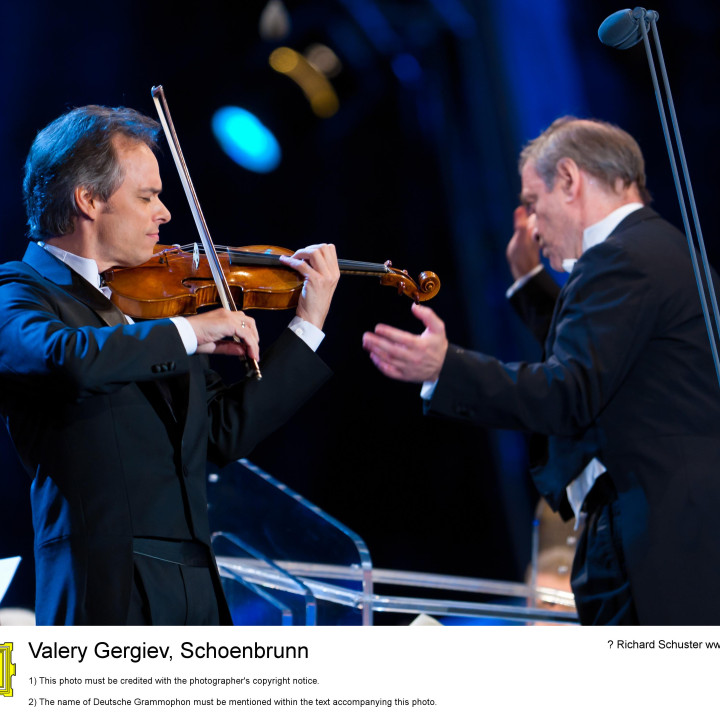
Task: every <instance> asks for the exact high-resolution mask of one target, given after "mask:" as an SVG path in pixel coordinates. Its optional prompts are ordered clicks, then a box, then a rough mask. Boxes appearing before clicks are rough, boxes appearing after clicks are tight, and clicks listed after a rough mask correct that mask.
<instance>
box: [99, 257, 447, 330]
mask: <svg viewBox="0 0 720 720" xmlns="http://www.w3.org/2000/svg"><path fill="white" fill-rule="evenodd" d="M215 250H216V253H217V256H218V259H219V261H220V265H221V267H222V272H223V275H224V277H225V280H226V282H227V285H228V287H229V291H230V295H231V296H232V301H233V302H234V305H235V306H236V307H237V308H239V309H242V310H256V309H260V310H283V309H287V308H293V307H295V306H296V305H297V302H298V299H299V298H300V293H301V291H302V285H303V278H302V276H301V275H299V274H298V273H296V272H295V271H294V270H292V269H291V268H289V267H288V266H287V265H284V264H283V263H282V262H281V261H280V260H279V259H278V258H279V256H280V255H292V254H293V251H292V250H287V249H286V248H281V247H275V246H272V245H248V246H245V247H222V246H215ZM338 264H339V266H340V272H341V273H342V274H347V275H364V276H371V277H378V278H379V280H380V284H381V285H389V286H392V287H395V288H396V289H397V291H398V294H400V295H407V296H408V297H409V298H411V299H412V300H414V301H415V302H425V301H426V300H430V299H431V298H433V297H435V295H437V293H438V292H439V290H440V279H439V278H438V276H437V275H436V274H435V273H433V272H429V271H428V272H423V273H421V274H420V276H419V277H418V282H417V283H416V282H415V281H414V280H413V279H412V278H411V277H410V275H409V274H408V272H407V271H406V270H397V269H395V268H394V267H392V263H391V262H390V261H389V260H388V261H387V262H385V263H370V262H359V261H354V260H339V261H338ZM103 278H104V281H105V284H106V285H107V286H108V287H109V288H110V289H111V291H112V298H111V299H112V301H113V302H114V303H115V305H116V306H117V307H118V308H120V310H122V311H123V312H124V313H125V314H126V315H130V316H131V317H134V318H142V319H157V318H165V317H174V316H177V315H194V314H195V313H197V312H198V311H199V310H200V309H201V308H203V307H206V306H210V305H217V304H219V303H220V299H219V297H218V290H217V285H216V283H215V281H214V279H213V275H212V272H211V268H210V265H209V264H208V260H207V258H206V256H205V255H204V253H202V252H201V251H200V249H199V248H198V246H197V244H195V245H193V246H188V247H180V246H177V245H171V246H170V245H156V246H155V252H154V254H153V256H152V258H151V259H150V260H148V261H147V262H146V263H143V264H142V265H138V266H136V267H131V268H112V269H110V270H107V271H105V273H103Z"/></svg>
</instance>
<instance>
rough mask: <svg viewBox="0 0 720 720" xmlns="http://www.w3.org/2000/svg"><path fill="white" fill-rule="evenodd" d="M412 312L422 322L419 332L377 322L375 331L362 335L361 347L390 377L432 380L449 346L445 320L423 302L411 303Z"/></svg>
mask: <svg viewBox="0 0 720 720" xmlns="http://www.w3.org/2000/svg"><path fill="white" fill-rule="evenodd" d="M412 312H413V315H415V317H416V318H418V320H420V321H421V322H422V323H423V325H425V330H424V332H423V333H422V334H420V335H414V334H413V333H409V332H405V330H399V329H398V328H394V327H391V326H390V325H376V326H375V332H374V333H371V332H366V333H365V334H364V335H363V347H364V348H365V350H367V352H368V353H369V354H370V359H371V360H372V361H373V363H374V364H375V367H377V369H378V370H380V372H381V373H383V374H384V375H387V376H388V377H389V378H392V379H393V380H405V381H406V382H417V383H423V382H435V381H436V380H437V379H438V377H439V376H440V370H441V369H442V366H443V363H444V362H445V355H446V354H447V349H448V340H447V337H446V336H445V323H443V321H442V320H441V319H440V318H439V317H438V316H437V315H436V314H435V313H434V312H433V311H432V310H431V309H430V308H429V307H427V306H425V305H417V304H415V305H413V306H412Z"/></svg>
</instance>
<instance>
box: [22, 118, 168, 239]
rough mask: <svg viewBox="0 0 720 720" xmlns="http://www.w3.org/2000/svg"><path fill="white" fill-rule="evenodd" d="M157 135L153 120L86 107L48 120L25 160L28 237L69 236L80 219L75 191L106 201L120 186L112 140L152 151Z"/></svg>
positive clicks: (155, 145) (155, 144)
mask: <svg viewBox="0 0 720 720" xmlns="http://www.w3.org/2000/svg"><path fill="white" fill-rule="evenodd" d="M159 130H160V125H159V123H157V122H155V120H152V119H151V118H149V117H146V116H145V115H142V114H141V113H139V112H137V111H136V110H132V109H130V108H124V107H118V108H108V107H102V106H100V105H87V106H85V107H79V108H75V109H74V110H70V111H69V112H67V113H65V114H64V115H61V116H60V117H59V118H57V120H53V122H51V123H50V124H49V125H48V126H47V127H46V128H45V129H44V130H41V131H40V132H39V133H38V134H37V136H36V138H35V141H34V142H33V144H32V147H31V148H30V152H29V153H28V156H27V160H26V161H25V179H24V181H23V193H24V197H25V210H26V212H27V218H28V220H27V224H28V228H29V229H28V235H29V236H30V237H31V238H33V239H35V240H47V239H48V238H52V237H60V236H62V235H67V234H68V233H71V232H72V231H73V229H74V227H75V218H76V217H77V216H78V214H79V213H78V208H77V205H76V204H75V189H76V188H78V187H85V188H87V189H88V190H90V191H91V192H92V193H93V194H94V195H96V196H97V197H98V198H99V199H101V200H107V199H108V198H109V197H110V196H111V195H112V194H113V193H114V192H115V190H117V188H118V187H119V186H120V184H121V183H122V181H123V174H122V168H121V167H120V164H119V163H118V159H117V153H116V151H115V145H114V143H113V140H114V138H115V137H116V136H118V135H121V136H123V137H125V138H127V139H128V140H130V141H131V142H138V143H141V142H142V143H145V144H146V145H148V146H149V147H150V148H151V149H152V150H156V149H157V136H158V132H159Z"/></svg>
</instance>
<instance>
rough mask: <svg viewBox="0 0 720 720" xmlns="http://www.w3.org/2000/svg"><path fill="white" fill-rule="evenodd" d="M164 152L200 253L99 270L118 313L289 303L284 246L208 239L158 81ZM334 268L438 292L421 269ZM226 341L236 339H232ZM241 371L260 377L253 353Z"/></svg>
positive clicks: (297, 288)
mask: <svg viewBox="0 0 720 720" xmlns="http://www.w3.org/2000/svg"><path fill="white" fill-rule="evenodd" d="M151 93H152V98H153V102H154V103H155V107H156V109H157V113H158V119H159V120H160V124H161V125H162V128H163V131H164V133H165V137H166V138H167V140H168V146H169V148H170V153H171V155H172V157H173V160H174V161H175V166H176V167H177V171H178V175H179V177H180V181H181V183H182V186H183V189H184V190H185V195H186V197H187V200H188V204H189V205H190V210H191V211H192V214H193V218H194V220H195V225H196V227H197V230H198V234H199V235H200V240H201V242H202V248H203V254H202V255H201V254H200V251H199V249H198V246H197V244H195V245H194V248H193V252H192V253H189V252H187V248H181V247H175V246H172V247H168V246H164V247H163V246H161V245H158V246H156V249H157V252H155V253H154V254H153V257H152V258H151V259H150V260H149V261H148V262H146V263H143V264H142V265H139V266H137V267H135V268H113V269H111V270H108V271H106V272H105V273H104V280H105V283H106V284H107V285H108V286H109V287H110V289H111V290H112V300H113V301H114V302H115V305H117V307H119V308H120V310H122V311H123V312H124V313H125V314H126V315H130V316H131V317H136V318H145V319H156V318H165V317H175V316H177V315H192V314H195V313H196V312H197V311H198V309H199V308H201V307H203V306H206V305H212V304H216V303H220V304H221V305H222V306H223V307H224V308H226V309H227V310H231V311H235V310H237V309H238V302H237V301H238V300H239V301H240V302H239V307H241V308H243V309H244V310H249V309H251V308H282V307H294V306H295V305H297V301H298V299H299V297H300V292H301V290H302V285H303V279H302V278H301V277H300V275H298V273H296V272H295V271H294V270H292V269H290V268H288V267H287V266H286V265H283V264H282V263H281V262H280V260H278V255H292V254H293V253H292V251H290V250H285V249H284V248H277V247H272V246H265V245H252V246H248V247H244V248H225V250H224V251H223V253H222V258H221V256H220V254H219V253H218V251H217V248H216V247H215V245H214V244H213V241H212V238H211V237H210V231H209V230H208V227H207V223H206V221H205V217H204V215H203V214H202V210H201V209H200V202H199V200H198V197H197V194H196V192H195V188H194V186H193V184H192V180H191V179H190V173H189V172H188V168H187V164H186V163H185V158H184V157H183V154H182V150H181V149H180V141H179V140H178V137H177V133H176V132H175V127H174V125H173V122H172V118H171V117H170V109H169V108H168V104H167V99H166V98H165V91H164V90H163V87H162V85H157V86H155V87H153V88H152V90H151ZM340 272H346V273H353V274H355V275H378V276H380V282H381V283H382V284H384V285H394V286H395V287H397V288H398V292H400V293H405V294H406V295H409V296H410V297H412V298H413V300H415V301H416V302H422V301H423V300H429V299H430V298H431V297H433V296H435V295H436V294H437V292H438V291H439V290H440V281H439V280H438V277H437V275H435V274H434V273H423V274H422V275H421V276H420V278H419V281H420V282H419V285H418V284H416V283H414V282H413V281H412V279H411V278H410V276H409V275H408V274H407V273H406V272H405V271H398V270H395V269H394V268H392V267H391V265H390V262H389V261H388V262H387V263H385V264H384V265H376V264H372V263H357V262H347V261H344V260H341V261H340ZM233 340H234V341H235V342H238V343H242V340H241V339H240V338H238V337H234V338H233ZM245 360H246V363H247V365H248V377H253V378H256V379H258V380H259V379H260V378H261V377H262V373H261V372H260V366H259V365H258V363H257V361H256V360H254V359H253V358H248V357H246V358H245Z"/></svg>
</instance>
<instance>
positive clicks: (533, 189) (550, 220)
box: [520, 162, 582, 271]
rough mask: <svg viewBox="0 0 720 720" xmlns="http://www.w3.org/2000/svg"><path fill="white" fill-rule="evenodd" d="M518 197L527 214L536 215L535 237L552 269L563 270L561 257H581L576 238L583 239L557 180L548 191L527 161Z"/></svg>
mask: <svg viewBox="0 0 720 720" xmlns="http://www.w3.org/2000/svg"><path fill="white" fill-rule="evenodd" d="M520 197H521V200H522V203H523V204H524V205H525V207H526V209H527V212H528V215H532V214H534V215H535V227H536V238H537V241H538V243H539V244H540V250H541V252H542V254H543V255H544V256H545V257H546V258H547V259H548V260H549V261H550V266H551V267H552V268H553V270H558V271H562V270H563V266H562V261H563V260H566V259H571V258H578V257H580V255H579V250H580V248H579V247H578V237H579V238H580V239H582V232H580V234H578V229H577V228H576V227H575V224H574V222H573V214H572V212H571V207H570V205H569V204H568V199H567V194H566V193H564V192H563V190H562V187H561V181H560V179H559V178H557V179H556V180H555V185H554V186H553V188H552V190H548V189H547V186H546V185H545V182H544V180H543V179H542V178H541V177H540V175H538V173H537V170H536V169H535V165H534V163H532V162H527V163H526V164H525V166H524V167H523V170H522V193H521V195H520Z"/></svg>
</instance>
